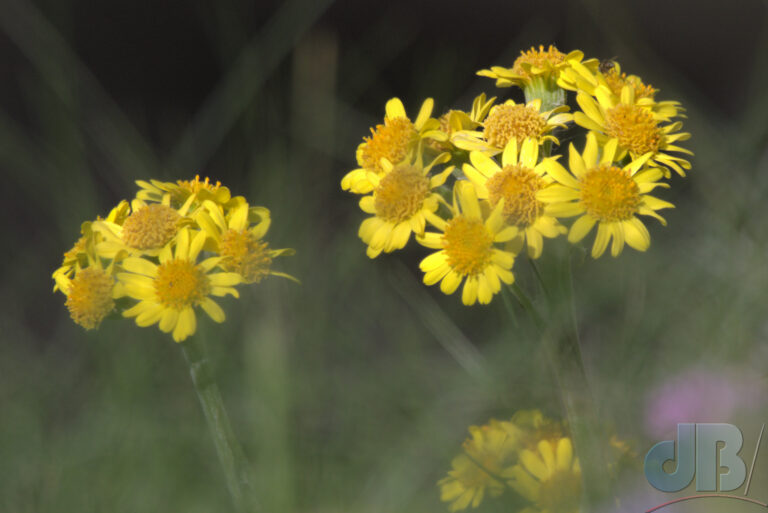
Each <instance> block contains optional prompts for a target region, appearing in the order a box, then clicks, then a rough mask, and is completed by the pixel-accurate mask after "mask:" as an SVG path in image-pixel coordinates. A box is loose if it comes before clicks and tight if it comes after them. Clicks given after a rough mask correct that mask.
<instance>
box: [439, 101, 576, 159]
mask: <svg viewBox="0 0 768 513" xmlns="http://www.w3.org/2000/svg"><path fill="white" fill-rule="evenodd" d="M567 110H568V107H567V106H565V105H563V106H560V107H557V108H555V109H552V110H548V111H542V110H541V100H540V99H538V98H537V99H535V100H531V101H529V102H528V103H526V104H522V103H515V101H514V100H507V101H506V102H505V103H503V104H500V105H496V106H495V107H493V108H492V109H490V112H489V113H488V116H487V117H485V118H484V119H483V120H482V130H481V131H480V130H478V131H469V130H464V131H460V132H457V133H456V134H454V136H453V138H452V142H453V143H454V144H455V145H456V146H457V147H459V148H461V149H464V150H467V151H483V152H485V153H488V154H490V155H495V154H497V153H500V152H501V151H502V150H503V149H504V147H505V146H507V144H509V142H511V141H512V140H515V141H517V144H518V147H520V146H521V145H522V143H523V141H524V140H525V139H533V140H535V141H536V142H537V143H538V144H543V143H544V142H545V141H552V142H554V143H555V144H559V141H558V140H557V138H556V137H555V136H553V135H552V131H553V130H554V129H555V128H557V127H565V123H567V122H569V121H571V119H572V116H571V115H570V114H568V113H567V112H566V111H567Z"/></svg>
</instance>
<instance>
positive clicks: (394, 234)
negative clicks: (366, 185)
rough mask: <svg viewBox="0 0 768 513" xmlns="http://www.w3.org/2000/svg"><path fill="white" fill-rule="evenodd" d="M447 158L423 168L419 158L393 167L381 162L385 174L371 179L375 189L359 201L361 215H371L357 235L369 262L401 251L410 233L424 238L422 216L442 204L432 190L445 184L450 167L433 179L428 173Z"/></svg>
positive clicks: (385, 161)
mask: <svg viewBox="0 0 768 513" xmlns="http://www.w3.org/2000/svg"><path fill="white" fill-rule="evenodd" d="M448 158H449V155H448V154H447V153H442V154H440V155H439V156H438V157H437V158H435V160H433V161H432V162H431V163H430V164H429V165H427V166H423V165H422V163H421V158H418V159H416V160H415V161H414V162H412V163H411V162H408V161H404V162H401V163H400V164H398V165H396V166H393V165H392V164H391V163H390V162H389V161H388V160H382V164H383V165H384V168H385V170H386V172H385V174H384V176H383V177H382V178H379V177H377V176H376V177H371V180H372V182H373V184H374V186H375V189H374V190H373V193H372V194H371V195H369V196H364V197H363V198H361V199H360V208H361V209H362V210H363V212H365V213H367V214H372V217H369V218H368V219H366V220H365V221H363V223H362V224H361V225H360V230H359V231H358V234H359V236H360V238H361V239H362V240H363V242H365V243H366V244H367V245H368V250H367V254H368V256H369V257H370V258H376V257H377V256H378V255H379V254H380V253H381V252H382V251H384V252H385V253H389V252H391V251H394V250H396V249H402V248H404V247H405V245H406V243H407V242H408V240H409V239H410V237H411V233H415V234H416V235H423V234H424V228H425V226H426V216H427V215H429V214H432V213H434V212H435V211H436V210H437V207H438V205H439V203H440V201H441V200H442V197H441V196H440V195H439V194H438V193H436V192H434V189H435V188H437V187H440V186H441V185H443V184H444V183H445V179H446V178H447V177H448V175H450V174H451V171H453V166H449V167H447V168H446V169H444V170H443V171H441V172H440V173H438V174H436V175H433V176H430V171H431V169H432V168H433V167H434V166H435V165H436V164H439V163H444V162H446V161H447V160H448Z"/></svg>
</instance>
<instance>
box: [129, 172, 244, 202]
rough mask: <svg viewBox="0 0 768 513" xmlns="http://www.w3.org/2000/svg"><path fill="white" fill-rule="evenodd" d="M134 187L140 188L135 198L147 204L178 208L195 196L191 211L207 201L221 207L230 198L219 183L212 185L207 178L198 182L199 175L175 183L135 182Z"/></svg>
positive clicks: (158, 181)
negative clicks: (160, 204)
mask: <svg viewBox="0 0 768 513" xmlns="http://www.w3.org/2000/svg"><path fill="white" fill-rule="evenodd" d="M136 185H138V186H139V187H140V190H139V192H137V193H136V198H137V199H140V200H142V201H144V202H147V203H163V204H166V205H169V206H174V207H176V208H179V207H181V206H182V205H184V204H185V203H186V202H187V201H188V200H189V198H190V196H195V199H196V201H193V202H192V204H191V207H192V208H191V210H192V211H194V210H195V208H196V207H197V206H199V205H200V204H202V202H203V201H206V200H208V201H213V202H214V203H218V204H219V205H223V204H225V203H227V202H228V201H229V200H230V198H231V195H230V192H229V189H228V188H227V187H224V186H222V185H221V182H218V181H217V182H216V183H213V182H211V181H210V179H209V178H208V177H205V180H200V175H195V178H194V179H193V180H177V181H176V182H175V183H174V182H161V181H160V180H150V181H148V182H147V181H145V180H137V181H136Z"/></svg>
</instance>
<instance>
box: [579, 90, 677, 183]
mask: <svg viewBox="0 0 768 513" xmlns="http://www.w3.org/2000/svg"><path fill="white" fill-rule="evenodd" d="M634 91H635V89H634V87H632V86H630V85H625V86H624V87H623V88H622V90H621V95H620V96H616V95H614V94H613V93H612V92H611V91H610V90H609V89H608V88H607V87H605V86H598V87H597V88H596V89H595V97H596V98H597V100H595V99H594V98H592V97H591V96H590V95H588V94H587V93H585V92H579V93H577V95H576V101H577V102H578V104H579V106H580V107H581V110H582V111H583V112H576V113H574V116H573V119H574V121H575V122H576V123H577V124H579V125H581V126H583V127H584V128H586V129H588V130H592V131H594V132H595V133H596V134H597V136H598V140H599V141H600V142H601V143H603V144H605V143H606V142H607V141H608V140H611V139H613V140H616V141H617V142H618V151H617V153H616V161H619V160H621V159H623V158H624V157H625V156H626V155H627V153H629V155H630V156H631V158H632V159H637V158H639V157H641V156H642V155H645V154H646V153H650V155H651V156H650V162H651V163H656V164H661V165H663V166H666V167H669V168H671V169H673V170H675V171H676V172H677V173H678V174H679V175H680V176H685V171H683V170H684V169H690V168H691V164H690V162H688V161H687V160H685V159H683V158H681V157H678V156H675V155H671V154H670V153H669V152H681V153H688V154H692V153H691V152H690V151H689V150H686V149H685V148H681V147H679V146H676V145H674V144H673V143H675V142H677V141H684V140H686V139H688V138H690V136H691V134H689V133H686V132H678V130H680V129H681V128H682V126H683V123H682V122H680V121H677V122H674V123H668V124H665V123H666V122H667V121H668V119H669V117H668V114H669V113H668V112H664V111H663V110H662V111H661V112H659V111H656V110H655V109H654V106H653V104H652V102H651V103H648V102H647V101H646V102H640V101H637V100H636V98H635V92H634ZM646 100H648V99H647V98H646Z"/></svg>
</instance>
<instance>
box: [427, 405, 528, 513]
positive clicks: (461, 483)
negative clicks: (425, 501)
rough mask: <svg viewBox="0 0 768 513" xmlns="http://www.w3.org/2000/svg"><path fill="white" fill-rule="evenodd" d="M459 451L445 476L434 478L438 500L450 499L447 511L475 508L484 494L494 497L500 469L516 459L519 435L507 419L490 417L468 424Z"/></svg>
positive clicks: (497, 492) (499, 489)
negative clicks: (471, 424)
mask: <svg viewBox="0 0 768 513" xmlns="http://www.w3.org/2000/svg"><path fill="white" fill-rule="evenodd" d="M469 433H470V435H471V437H470V438H467V439H466V440H465V441H464V443H463V444H462V449H463V451H464V452H463V453H462V454H460V455H458V456H457V457H455V458H454V459H453V461H452V462H451V470H450V471H448V476H447V477H444V478H443V479H441V480H440V481H438V483H437V484H438V485H439V486H440V500H441V501H443V502H450V503H451V504H450V506H449V509H450V510H451V511H459V510H462V509H466V508H467V507H469V506H472V507H473V508H476V507H478V506H479V505H480V503H481V502H482V500H483V498H484V497H485V495H486V494H490V495H491V496H492V497H498V496H499V495H501V493H502V492H503V491H504V488H505V484H504V479H503V477H502V473H503V472H504V471H505V470H506V469H507V468H508V467H510V466H511V465H512V464H514V463H515V462H516V461H517V452H516V451H518V450H519V444H520V439H519V437H518V436H516V430H515V428H514V426H512V425H510V423H509V422H499V421H497V420H495V419H491V421H490V422H489V423H488V424H485V425H483V426H470V428H469Z"/></svg>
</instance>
